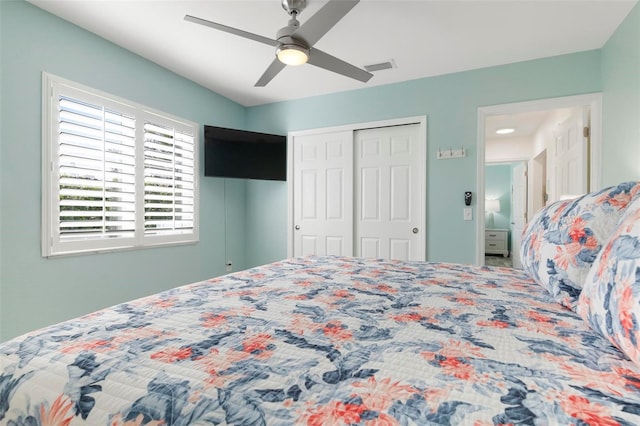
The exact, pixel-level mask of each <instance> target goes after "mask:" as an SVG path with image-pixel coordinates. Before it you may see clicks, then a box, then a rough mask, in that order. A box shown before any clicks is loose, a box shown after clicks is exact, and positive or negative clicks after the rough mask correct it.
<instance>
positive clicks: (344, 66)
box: [276, 49, 373, 83]
mask: <svg viewBox="0 0 640 426" xmlns="http://www.w3.org/2000/svg"><path fill="white" fill-rule="evenodd" d="M276 60H277V59H276ZM307 62H308V63H310V64H311V65H315V66H316V67H320V68H323V69H325V70H328V71H333V72H335V73H337V74H341V75H344V76H345V77H350V78H353V79H355V80H359V81H361V82H363V83H366V82H367V81H369V79H370V78H371V77H373V74H371V73H370V72H367V71H365V70H363V69H360V68H358V67H356V66H354V65H351V64H349V63H347V62H345V61H343V60H342V59H338V58H336V57H335V56H331V55H329V54H328V53H324V52H323V51H322V50H318V49H311V50H310V51H309V60H308V61H307Z"/></svg>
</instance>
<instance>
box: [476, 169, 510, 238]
mask: <svg viewBox="0 0 640 426" xmlns="http://www.w3.org/2000/svg"><path fill="white" fill-rule="evenodd" d="M484 173H485V174H484V189H485V193H484V194H485V198H487V199H493V200H496V199H497V200H500V212H498V213H492V214H493V225H492V224H491V217H490V213H484V214H483V216H484V218H485V222H484V224H485V227H487V228H496V229H511V224H510V222H511V164H490V165H487V166H486V167H485V169H484Z"/></svg>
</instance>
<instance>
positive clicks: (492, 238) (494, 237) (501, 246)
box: [484, 229, 509, 257]
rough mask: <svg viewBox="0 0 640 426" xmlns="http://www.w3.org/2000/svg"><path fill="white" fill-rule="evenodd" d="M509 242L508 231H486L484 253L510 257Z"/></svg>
mask: <svg viewBox="0 0 640 426" xmlns="http://www.w3.org/2000/svg"><path fill="white" fill-rule="evenodd" d="M508 242H509V230H508V229H485V231H484V252H485V253H486V254H501V255H502V256H503V257H509V245H508Z"/></svg>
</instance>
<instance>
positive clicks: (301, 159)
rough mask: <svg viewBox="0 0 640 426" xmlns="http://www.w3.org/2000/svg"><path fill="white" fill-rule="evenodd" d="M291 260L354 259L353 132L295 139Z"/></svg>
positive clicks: (297, 137)
mask: <svg viewBox="0 0 640 426" xmlns="http://www.w3.org/2000/svg"><path fill="white" fill-rule="evenodd" d="M293 173H294V179H293V183H292V184H293V186H294V188H293V192H294V194H293V198H294V214H293V225H294V231H293V233H294V234H293V235H294V237H293V238H294V244H293V246H294V250H293V254H294V256H305V255H312V254H314V255H318V256H323V255H340V256H352V255H353V132H352V131H343V132H335V133H325V134H315V135H308V136H296V137H295V138H294V139H293Z"/></svg>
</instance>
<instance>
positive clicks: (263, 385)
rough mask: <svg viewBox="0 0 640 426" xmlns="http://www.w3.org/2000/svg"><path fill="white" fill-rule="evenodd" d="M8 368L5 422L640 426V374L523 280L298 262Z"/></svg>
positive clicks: (111, 317) (29, 347) (47, 343)
mask: <svg viewBox="0 0 640 426" xmlns="http://www.w3.org/2000/svg"><path fill="white" fill-rule="evenodd" d="M573 223H576V222H573ZM587 233H588V232H587ZM574 235H575V237H576V238H582V236H581V235H582V234H581V233H580V232H574ZM621 294H624V293H621ZM630 318H631V322H630V323H629V320H628V319H626V317H625V324H627V325H626V326H625V327H627V328H628V327H630V326H629V325H628V324H633V317H630ZM625 332H626V331H625ZM0 365H1V366H2V370H1V371H0V425H11V426H22V425H53V424H55V425H68V426H74V425H82V424H86V425H113V426H116V425H123V426H124V425H140V426H142V425H144V426H147V425H151V426H154V425H177V426H182V425H195V424H198V425H222V424H229V425H231V424H233V425H323V426H324V425H358V426H382V425H459V424H464V425H506V424H545V425H547V424H548V425H569V424H575V425H587V424H603V425H608V424H611V425H613V424H618V425H638V424H640V367H638V366H636V365H635V364H634V363H633V362H631V361H630V360H628V359H627V358H626V357H625V355H624V354H623V353H622V352H620V351H619V350H618V349H616V348H615V347H614V346H612V345H611V343H610V342H609V341H608V340H607V339H605V338H603V337H602V336H600V335H599V334H598V333H596V332H595V331H592V330H590V329H589V327H588V326H587V324H586V323H585V322H584V321H583V320H582V319H581V318H580V317H579V316H578V315H577V314H576V313H574V312H572V311H570V310H568V309H566V308H565V307H563V306H561V305H560V304H558V303H557V302H556V301H555V300H554V298H553V297H552V296H551V295H550V294H549V293H548V292H547V291H546V290H544V289H543V288H542V287H540V286H539V285H538V284H536V283H535V282H534V281H533V280H531V279H530V278H529V277H528V276H527V275H526V274H525V273H524V271H518V270H514V269H506V268H492V267H475V266H465V265H455V264H448V263H428V262H401V261H381V260H365V259H355V258H347V257H331V256H329V257H301V258H294V259H289V260H285V261H281V262H276V263H273V264H270V265H265V266H262V267H259V268H254V269H250V270H247V271H243V272H237V273H234V274H231V275H227V276H224V277H220V278H216V279H212V280H208V281H203V282H200V283H195V284H191V285H187V286H183V287H178V288H175V289H172V290H169V291H166V292H163V293H161V294H159V295H156V296H151V297H148V298H143V299H139V300H135V301H132V302H129V303H124V304H121V305H117V306H114V307H112V308H109V309H105V310H102V311H99V312H96V313H93V314H91V315H88V316H85V317H82V318H77V319H74V320H71V321H67V322H64V323H60V324H57V325H54V326H51V327H48V328H45V329H41V330H37V331H34V332H31V333H29V334H26V335H24V336H21V337H18V338H15V339H13V340H10V341H7V342H4V343H2V344H0Z"/></svg>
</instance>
